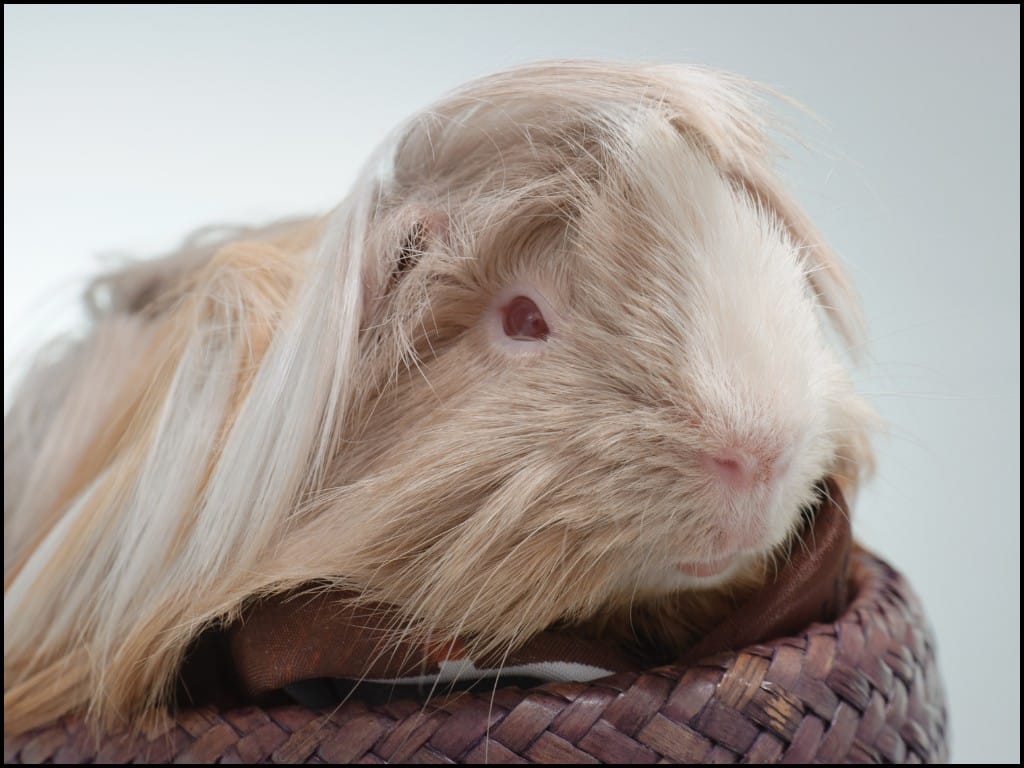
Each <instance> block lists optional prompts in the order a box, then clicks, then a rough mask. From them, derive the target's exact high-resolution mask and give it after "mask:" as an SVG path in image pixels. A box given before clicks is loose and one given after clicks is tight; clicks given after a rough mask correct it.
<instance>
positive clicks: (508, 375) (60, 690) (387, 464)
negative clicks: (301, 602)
mask: <svg viewBox="0 0 1024 768" xmlns="http://www.w3.org/2000/svg"><path fill="white" fill-rule="evenodd" d="M757 94H758V91H757V90H756V89H754V88H752V87H751V86H749V85H748V84H746V83H744V82H743V81H740V80H738V79H735V78H731V77H728V76H723V75H719V74H714V73H711V72H708V71H704V70H700V69H693V68H683V67H675V66H649V65H643V66H636V65H625V64H609V63H597V62H555V63H548V64H541V65H533V66H528V67H525V68H519V69H515V70H512V71H509V72H505V73H502V74H498V75H495V76H491V77H487V78H484V79H481V80H477V81H474V82H472V83H470V84H468V85H467V86H464V87H463V88H461V89H460V90H458V91H457V92H455V93H454V94H452V95H449V96H448V97H446V98H444V99H442V100H441V101H440V102H438V103H436V104H434V105H432V106H431V107H430V108H429V109H427V110H425V111H423V112H422V113H420V114H418V115H415V116H414V117H413V118H412V119H411V120H409V121H408V122H407V123H405V124H404V125H402V126H400V127H399V129H398V130H397V131H396V132H395V134H394V135H393V137H392V138H391V139H389V140H388V141H386V142H385V143H384V144H383V146H382V147H381V148H380V149H379V150H378V151H377V152H376V153H375V155H374V156H373V157H372V158H371V160H370V162H369V163H368V164H367V166H366V169H365V171H364V172H363V173H362V174H361V176H360V177H359V178H358V180H357V181H356V183H355V186H354V188H353V189H352V190H351V192H350V193H349V195H348V197H346V198H345V200H344V201H343V202H342V203H341V204H340V206H339V207H338V208H337V209H335V210H334V211H333V212H332V213H330V214H329V215H327V216H326V217H323V218H313V219H307V220H300V221H291V222H283V223H278V224H275V225H273V226H270V227H267V228H264V229H255V230H244V231H237V232H232V233H227V234H225V233H220V234H218V235H217V236H214V237H212V239H211V237H209V236H206V235H200V236H197V237H194V238H193V239H192V240H191V241H189V242H187V243H186V244H185V246H183V248H182V249H181V250H180V251H179V252H177V253H174V254H172V255H170V256H168V257H165V258H163V259H160V260H156V261H151V262H143V263H139V264H136V265H134V266H130V267H128V268H126V269H124V270H122V271H120V272H118V273H115V274H111V275H107V276H105V277H103V278H101V279H99V280H98V281H96V283H95V284H94V285H93V286H92V288H91V289H90V291H89V293H88V295H87V302H88V304H89V306H90V308H91V312H92V321H91V328H90V330H89V332H88V334H87V335H85V336H84V337H82V338H80V339H78V340H77V341H75V342H74V343H66V344H64V345H63V346H51V347H49V348H47V349H46V350H44V352H43V353H42V354H41V355H40V358H39V360H38V362H37V364H36V366H35V367H34V368H33V370H32V371H31V372H30V373H29V374H28V375H27V378H26V380H25V381H24V382H23V384H22V386H21V389H20V392H19V394H18V395H17V397H16V399H15V402H14V404H13V406H12V408H11V409H10V412H9V413H8V415H7V417H6V420H5V432H4V577H5V592H4V688H5V695H4V709H5V724H6V727H7V729H8V730H9V731H12V730H13V731H16V730H21V729H25V728H29V727H32V726H34V725H37V724H40V723H43V722H45V721H47V720H50V719H52V718H54V717H57V716H59V715H61V714H63V713H65V712H67V711H71V710H87V711H89V712H90V713H91V714H93V715H94V716H97V717H98V718H100V719H102V720H105V721H108V722H109V721H111V720H114V719H118V718H121V717H124V716H133V715H136V714H138V713H141V712H144V711H147V710H149V709H151V708H152V707H155V706H157V705H160V704H162V703H164V702H165V701H166V700H167V697H168V696H169V694H170V691H171V690H172V688H173V681H174V679H175V675H176V674H177V671H178V669H179V667H180V665H181V663H182V658H183V654H184V653H185V651H186V649H187V648H188V647H189V644H190V643H191V642H192V641H193V640H194V639H195V638H196V637H197V635H198V633H200V632H201V631H202V630H204V629H205V628H208V627H210V626H211V625H217V624H219V623H222V622H226V621H230V620H232V619H233V618H234V617H236V616H238V615H239V612H240V611H241V610H242V607H243V606H244V605H245V604H246V603H247V601H250V600H252V598H253V597H254V596H258V595H268V594H273V593H277V592H282V591H286V590H291V589H294V588H296V587H298V586H300V585H303V584H310V583H316V584H319V585H324V584H329V585H335V586H339V587H345V588H346V589H352V590H354V591H356V592H357V593H358V594H360V595H362V596H364V597H365V599H367V600H372V601H376V602H378V603H380V602H383V603H387V604H390V605H393V606H396V607H397V608H398V610H399V611H400V612H401V613H402V615H403V616H404V617H405V623H404V629H403V631H406V632H423V633H434V634H435V635H436V634H437V633H440V634H441V635H442V636H450V637H454V636H458V637H462V638H470V641H471V642H472V643H474V644H476V645H477V646H478V647H479V648H482V649H489V650H491V651H493V650H495V649H505V648H511V647H514V646H516V644H518V643H521V642H523V641H524V640H525V639H526V638H529V637H530V636H532V635H533V634H535V633H537V632H538V631H540V630H542V629H544V628H546V627H549V626H551V625H555V624H557V625H559V626H565V625H567V624H574V623H576V624H581V625H587V624H588V623H589V624H592V625H593V626H599V627H603V628H604V629H606V630H607V631H608V632H610V633H612V634H614V633H615V632H616V629H615V626H617V624H618V623H621V624H622V625H623V626H625V625H628V624H630V623H631V617H632V616H635V615H648V617H649V618H650V622H651V623H652V625H657V626H658V627H660V628H661V629H658V630H657V631H659V632H663V633H665V634H666V635H668V636H669V638H670V640H672V641H673V642H676V643H678V644H681V645H685V644H686V643H688V642H691V641H692V640H693V633H694V632H695V631H697V630H699V628H700V627H701V626H703V625H704V624H705V623H706V622H705V619H706V618H707V616H708V615H710V614H713V613H714V611H715V610H717V608H716V605H718V603H717V602H716V599H717V597H719V596H722V595H735V594H736V593H737V591H742V590H744V589H749V588H751V587H752V586H754V585H757V584H758V583H759V582H760V581H763V580H764V579H765V578H766V577H767V576H766V575H767V574H769V573H771V571H772V569H773V568H774V567H776V566H777V564H778V563H777V559H778V556H779V553H780V552H784V551H785V548H786V544H787V539H788V537H790V536H791V534H792V533H793V531H794V530H795V529H796V527H797V524H798V522H799V521H800V518H801V511H802V510H803V509H804V508H805V507H807V506H808V505H810V504H812V503H813V502H814V501H815V488H816V486H817V484H818V483H819V481H821V480H822V478H825V477H831V478H834V479H836V480H837V481H838V482H839V483H840V484H841V485H842V486H843V487H844V489H845V490H847V491H849V490H851V489H852V487H853V486H854V484H855V483H856V481H857V478H858V473H859V472H861V473H862V472H863V470H864V468H865V467H866V466H867V464H868V463H869V448H868V442H867V436H866V435H867V432H866V428H865V427H866V424H867V423H868V420H869V411H868V410H867V409H866V407H865V405H864V404H863V402H862V401H861V400H860V399H859V398H858V397H857V396H856V395H855V394H854V392H853V389H852V386H851V382H850V378H849V375H848V372H847V371H846V368H845V366H844V365H843V364H842V362H841V360H840V357H839V354H838V352H836V351H834V350H833V349H832V348H831V347H830V342H829V339H832V338H834V339H845V340H846V341H847V342H851V341H855V340H856V334H857V333H858V312H857V308H856V302H855V297H854V296H853V294H852V291H851V289H850V286H849V284H848V281H847V279H846V278H845V277H844V274H843V272H842V270H841V267H840V265H839V264H838V263H837V262H836V260H835V258H834V256H833V255H832V254H831V253H830V252H829V250H828V249H827V248H826V246H825V245H824V244H823V242H822V240H821V238H820V237H819V235H818V233H817V232H816V231H815V230H814V229H813V227H812V225H811V224H810V222H809V221H808V219H807V218H806V216H805V215H804V214H803V213H802V212H801V210H800V208H799V207H798V206H797V205H796V203H795V202H794V201H793V200H792V199H791V198H790V197H789V196H788V195H787V193H786V192H785V191H784V189H783V187H782V186H781V185H780V183H779V181H778V179H777V178H776V176H775V175H774V174H773V171H772V154H773V153H772V146H771V144H770V142H769V139H768V137H767V136H766V130H767V125H766V122H765V119H764V117H763V106H762V104H761V101H760V99H759V97H758V95H757ZM830 326H831V330H830V329H829V327H830ZM634 624H635V623H634ZM636 631H637V628H636V626H635V625H634V626H631V627H630V628H629V629H628V632H636ZM626 633H627V631H626V630H624V631H623V634H626Z"/></svg>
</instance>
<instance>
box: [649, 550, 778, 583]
mask: <svg viewBox="0 0 1024 768" xmlns="http://www.w3.org/2000/svg"><path fill="white" fill-rule="evenodd" d="M761 557H763V555H759V554H757V553H753V552H736V553H734V554H731V555H726V556H725V557H719V558H717V559H712V560H680V561H678V562H675V563H672V564H671V566H670V567H669V568H668V569H666V571H665V572H664V573H663V574H662V583H661V584H652V585H651V586H652V587H654V588H655V589H658V587H660V589H658V591H666V592H674V591H677V590H681V589H710V588H713V587H718V586H721V585H722V584H727V583H729V582H730V581H732V580H734V579H735V578H736V577H737V576H738V575H739V574H741V573H743V572H744V571H746V570H747V569H748V568H750V567H751V565H752V564H753V563H754V561H756V560H759V559H761ZM655 580H656V581H657V579H655Z"/></svg>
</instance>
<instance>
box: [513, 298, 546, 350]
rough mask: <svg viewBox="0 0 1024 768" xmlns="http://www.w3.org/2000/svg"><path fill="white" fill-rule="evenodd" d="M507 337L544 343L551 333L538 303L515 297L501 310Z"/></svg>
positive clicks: (529, 299)
mask: <svg viewBox="0 0 1024 768" xmlns="http://www.w3.org/2000/svg"><path fill="white" fill-rule="evenodd" d="M501 315H502V318H501V327H502V330H504V331H505V335H506V336H508V337H509V338H510V339H516V340H518V341H544V340H545V339H547V337H548V334H549V333H550V331H549V330H548V324H547V321H546V320H545V319H544V314H543V313H542V312H541V311H540V307H538V306H537V303H536V302H535V301H534V300H533V299H531V298H529V297H527V296H515V297H513V298H512V299H510V300H509V302H508V303H507V304H505V305H504V306H503V307H502V308H501Z"/></svg>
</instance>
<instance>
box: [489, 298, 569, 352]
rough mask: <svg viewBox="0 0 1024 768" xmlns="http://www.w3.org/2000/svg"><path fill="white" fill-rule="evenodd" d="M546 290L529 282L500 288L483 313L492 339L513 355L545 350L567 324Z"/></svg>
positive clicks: (562, 331)
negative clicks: (549, 298) (543, 290)
mask: <svg viewBox="0 0 1024 768" xmlns="http://www.w3.org/2000/svg"><path fill="white" fill-rule="evenodd" d="M547 293H550V292H549V291H548V292H542V291H541V290H539V289H538V288H537V287H536V286H534V285H531V284H528V283H516V284H514V285H511V286H509V287H507V288H505V289H504V290H502V291H501V292H499V293H498V294H497V295H496V296H495V297H494V300H493V301H491V303H490V305H489V306H488V307H487V310H486V311H485V313H484V317H483V323H484V325H485V326H486V331H487V337H488V339H489V341H490V343H491V344H493V345H494V346H495V347H497V348H498V349H499V350H501V352H502V353H504V354H507V355H510V356H514V357H525V356H534V355H539V354H542V353H543V352H544V351H545V350H546V349H547V348H548V346H549V344H551V343H552V341H553V340H556V339H557V338H558V336H559V335H561V334H563V333H564V328H565V323H564V322H563V321H562V316H561V314H560V313H559V312H558V310H556V309H555V306H554V304H553V303H552V302H551V301H549V300H548V298H547V295H546V294H547Z"/></svg>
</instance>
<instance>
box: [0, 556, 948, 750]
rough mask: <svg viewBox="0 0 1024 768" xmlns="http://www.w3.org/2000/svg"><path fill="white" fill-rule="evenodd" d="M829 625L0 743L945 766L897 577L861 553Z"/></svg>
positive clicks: (940, 698)
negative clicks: (688, 657)
mask: <svg viewBox="0 0 1024 768" xmlns="http://www.w3.org/2000/svg"><path fill="white" fill-rule="evenodd" d="M850 585H851V593H852V594H851V599H852V602H851V603H850V605H849V607H848V608H847V609H846V610H845V611H844V612H843V614H842V615H841V616H840V617H839V618H838V619H837V620H836V621H835V622H834V623H827V624H813V625H811V626H809V627H805V628H803V629H801V630H800V631H799V632H796V633H794V634H792V635H789V636H786V637H779V638H777V639H774V640H771V641H769V642H766V643H764V644H762V645H754V646H749V647H746V648H744V649H742V650H741V651H738V652H735V653H726V654H719V655H717V656H714V657H712V658H708V659H705V660H702V661H700V662H698V663H695V664H678V665H670V666H665V667H657V668H654V669H647V670H644V671H642V672H639V673H636V672H629V673H623V674H620V675H616V676H615V677H612V678H608V679H605V680H599V681H595V682H594V683H590V684H579V683H550V684H547V685H543V686H539V687H534V688H529V689H518V688H504V689H498V690H497V691H495V690H494V689H493V688H492V686H490V685H482V686H480V687H479V689H476V690H472V691H466V692H460V693H457V694H453V695H446V696H434V697H431V699H430V700H429V701H426V700H424V699H423V698H401V697H397V696H396V697H393V698H391V699H390V700H387V701H382V702H376V703H372V702H367V701H364V700H359V699H350V700H348V701H346V702H344V703H343V704H341V705H338V706H331V707H328V708H326V709H322V710H317V709H309V708H305V707H300V706H296V705H287V706H273V707H254V706H245V707H239V708H230V709H224V708H216V707H202V708H198V709H186V710H182V711H179V712H177V713H176V714H175V715H173V716H167V717H164V718H163V719H162V720H161V721H160V722H157V723H152V724H150V725H149V726H148V727H146V728H145V729H142V730H139V731H122V732H115V733H108V734H105V735H103V736H102V737H99V738H97V735H96V734H95V732H94V731H91V730H90V729H89V728H88V726H87V725H86V724H85V723H84V722H83V720H82V718H81V717H80V716H72V717H67V718H62V719H61V720H59V721H58V722H56V723H54V724H53V725H51V726H47V727H45V728H40V729H39V730H36V731H33V732H31V733H26V734H22V735H20V736H16V737H13V738H10V739H5V740H4V760H5V762H8V763H39V762H56V763H64V762H80V763H85V762H90V763H91V762H95V763H121V762H128V761H132V762H165V763H170V762H176V763H195V762H222V763H264V762H269V763H301V762H309V763H323V762H328V763H357V762H358V763H384V762H391V763H426V762H429V763H452V762H454V763H481V762H491V763H529V762H535V763H553V762H577V763H609V764H622V763H641V762H646V763H656V762H670V763H719V762H728V763H736V762H751V763H775V762H782V763H800V764H806V763H811V762H823V763H842V762H861V763H862V762H871V763H882V762H895V763H919V762H944V761H945V760H947V759H948V751H947V744H946V739H947V735H946V706H945V696H944V694H943V689H942V683H941V680H940V678H939V675H938V667H937V664H936V658H935V642H934V638H933V636H932V634H931V631H930V629H929V625H928V621H927V619H926V618H925V616H924V614H923V613H922V611H921V606H920V603H919V602H918V600H917V598H916V597H915V596H914V594H913V592H912V590H911V589H910V586H909V585H908V584H907V582H906V580H905V579H904V578H903V577H902V576H900V575H899V574H898V573H896V572H895V571H894V570H892V568H890V567H889V566H888V565H886V564H885V563H884V562H882V561H881V560H879V559H877V558H876V557H874V556H873V555H871V554H870V553H867V552H864V551H863V550H859V549H858V550H855V551H854V553H853V555H852V557H851V569H850Z"/></svg>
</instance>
